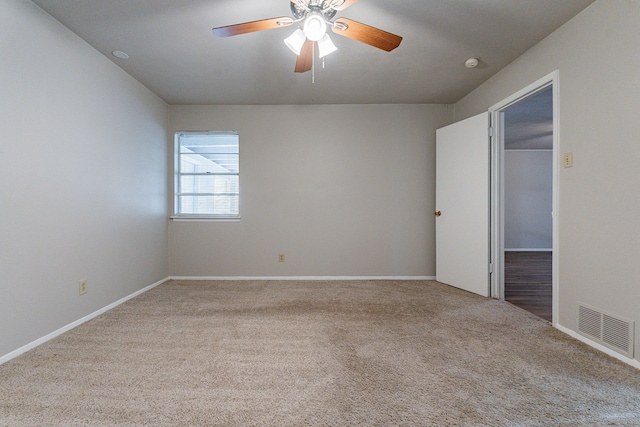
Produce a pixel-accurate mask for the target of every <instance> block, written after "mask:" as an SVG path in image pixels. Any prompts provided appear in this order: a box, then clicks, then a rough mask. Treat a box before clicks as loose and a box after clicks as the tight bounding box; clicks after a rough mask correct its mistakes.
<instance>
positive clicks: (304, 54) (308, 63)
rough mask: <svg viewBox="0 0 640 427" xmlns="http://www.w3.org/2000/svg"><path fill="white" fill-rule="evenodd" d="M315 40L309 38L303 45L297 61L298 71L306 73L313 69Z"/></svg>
mask: <svg viewBox="0 0 640 427" xmlns="http://www.w3.org/2000/svg"><path fill="white" fill-rule="evenodd" d="M314 43H315V42H312V41H311V40H307V41H305V42H304V45H302V50H301V51H300V55H298V60H297V61H296V73H306V72H307V71H309V70H311V67H313V50H314V49H313V47H314V46H313V45H314Z"/></svg>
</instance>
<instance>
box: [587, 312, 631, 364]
mask: <svg viewBox="0 0 640 427" xmlns="http://www.w3.org/2000/svg"><path fill="white" fill-rule="evenodd" d="M633 328H634V324H633V322H632V321H631V320H627V319H624V318H622V317H619V316H614V315H612V314H609V313H606V312H604V311H602V310H599V309H597V308H593V307H590V306H588V305H586V304H583V303H579V304H578V332H580V333H581V334H582V335H585V336H586V337H588V338H591V339H592V340H594V341H596V342H598V343H600V344H602V345H604V346H606V347H609V348H610V349H612V350H614V351H617V352H618V353H621V354H623V355H625V356H627V357H629V358H631V359H633V348H634V345H633V337H634V335H633V334H634V331H633Z"/></svg>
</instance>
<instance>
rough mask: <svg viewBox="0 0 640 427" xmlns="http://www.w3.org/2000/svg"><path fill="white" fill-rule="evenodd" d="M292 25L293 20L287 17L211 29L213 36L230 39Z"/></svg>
mask: <svg viewBox="0 0 640 427" xmlns="http://www.w3.org/2000/svg"><path fill="white" fill-rule="evenodd" d="M291 24H293V19H291V18H290V17H288V16H283V17H280V18H271V19H261V20H260V21H251V22H245V23H243V24H235V25H227V26H226V27H218V28H214V29H213V34H215V35H216V36H218V37H231V36H237V35H240V34H247V33H254V32H256V31H263V30H272V29H274V28H280V27H288V26H289V25H291Z"/></svg>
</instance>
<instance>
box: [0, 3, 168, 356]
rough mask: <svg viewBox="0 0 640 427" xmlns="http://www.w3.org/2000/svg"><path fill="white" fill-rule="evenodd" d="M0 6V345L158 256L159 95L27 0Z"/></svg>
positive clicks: (55, 320)
mask: <svg viewBox="0 0 640 427" xmlns="http://www.w3.org/2000/svg"><path fill="white" fill-rule="evenodd" d="M0 9H1V10H0V52H2V58H1V59H0V82H2V84H1V85H0V91H1V92H0V128H1V129H2V135H1V138H2V143H0V219H1V220H0V272H1V277H0V295H1V297H0V356H2V355H6V354H8V353H10V352H13V351H14V350H16V349H18V348H20V347H22V346H24V345H26V344H28V343H31V342H32V341H34V340H36V339H39V338H41V337H43V336H45V335H47V334H49V333H51V332H52V331H55V330H57V329H59V328H61V327H63V326H65V325H67V324H69V323H71V322H74V321H76V320H78V319H80V318H82V317H84V316H86V315H88V314H90V313H92V312H94V311H96V310H98V309H100V308H102V307H105V306H106V305H108V304H110V303H112V302H114V301H117V300H118V299H120V298H123V297H125V296H127V295H129V294H131V293H133V292H135V291H136V290H139V289H141V288H143V287H145V286H148V285H151V284H153V283H155V282H157V281H159V280H161V279H162V278H164V277H166V276H167V275H168V269H167V266H168V261H167V230H166V228H167V226H166V218H167V209H166V198H167V190H166V187H167V180H166V168H167V153H166V138H167V136H166V135H167V134H166V116H167V106H166V104H165V103H164V102H163V101H162V100H160V99H159V98H158V97H157V96H155V95H153V94H152V93H151V92H150V91H149V90H147V89H146V88H144V87H142V86H141V85H140V84H139V83H138V82H136V81H135V80H134V79H132V78H131V77H130V76H128V75H127V74H125V73H124V72H123V71H122V70H121V69H119V68H118V67H116V66H115V65H114V64H113V63H112V62H110V61H109V60H107V59H106V58H105V57H104V56H102V55H101V54H100V53H98V52H97V51H95V50H94V49H93V48H92V47H90V46H89V45H88V44H87V43H86V42H84V41H82V40H81V39H80V38H78V37H77V36H76V35H74V34H73V33H72V32H70V31H69V30H68V29H66V28H65V27H63V26H62V25H61V24H59V23H58V22H57V21H55V20H54V19H53V18H51V17H50V16H49V15H47V14H45V13H44V12H42V11H41V10H40V9H39V8H37V7H36V6H34V5H33V4H32V3H31V2H29V1H24V0H2V5H1V7H0ZM81 279H87V280H88V285H89V292H88V293H87V294H86V295H84V296H82V297H80V296H79V295H78V282H79V280H81Z"/></svg>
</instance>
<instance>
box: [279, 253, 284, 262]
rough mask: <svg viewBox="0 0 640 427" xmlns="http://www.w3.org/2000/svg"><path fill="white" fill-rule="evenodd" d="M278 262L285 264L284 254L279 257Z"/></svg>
mask: <svg viewBox="0 0 640 427" xmlns="http://www.w3.org/2000/svg"><path fill="white" fill-rule="evenodd" d="M278 261H279V262H284V254H280V255H278Z"/></svg>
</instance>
